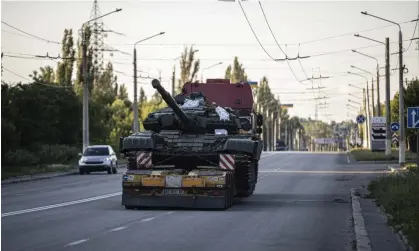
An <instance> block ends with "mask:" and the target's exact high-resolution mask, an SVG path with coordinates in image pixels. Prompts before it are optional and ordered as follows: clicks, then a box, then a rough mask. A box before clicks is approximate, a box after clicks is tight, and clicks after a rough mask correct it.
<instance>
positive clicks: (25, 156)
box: [3, 145, 80, 166]
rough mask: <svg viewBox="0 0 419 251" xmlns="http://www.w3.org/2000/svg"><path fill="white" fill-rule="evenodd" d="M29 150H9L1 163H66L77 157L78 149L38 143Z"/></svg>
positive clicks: (24, 164)
mask: <svg viewBox="0 0 419 251" xmlns="http://www.w3.org/2000/svg"><path fill="white" fill-rule="evenodd" d="M35 149H36V150H35ZM31 150H32V151H28V150H24V149H18V150H16V151H9V152H7V153H6V154H5V156H4V159H3V164H4V165H6V166H33V165H45V164H68V163H71V162H73V161H75V160H76V159H77V157H78V153H79V151H80V149H78V148H76V147H71V146H65V145H39V146H37V147H36V148H35V147H33V148H31Z"/></svg>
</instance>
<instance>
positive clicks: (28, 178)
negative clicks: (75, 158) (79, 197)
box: [1, 164, 126, 185]
mask: <svg viewBox="0 0 419 251" xmlns="http://www.w3.org/2000/svg"><path fill="white" fill-rule="evenodd" d="M123 168H126V165H125V164H124V165H122V166H119V167H118V169H123ZM78 173H79V171H78V169H77V170H76V171H71V172H62V173H49V174H48V173H45V174H35V175H33V176H30V175H25V176H20V177H16V178H10V179H7V180H2V181H1V184H2V185H7V184H14V183H20V182H28V181H35V180H45V179H51V178H56V177H62V176H69V175H76V174H78Z"/></svg>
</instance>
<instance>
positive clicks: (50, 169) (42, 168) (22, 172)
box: [1, 165, 75, 180]
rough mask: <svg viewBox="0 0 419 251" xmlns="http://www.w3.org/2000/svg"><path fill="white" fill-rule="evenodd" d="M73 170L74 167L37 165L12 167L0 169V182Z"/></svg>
mask: <svg viewBox="0 0 419 251" xmlns="http://www.w3.org/2000/svg"><path fill="white" fill-rule="evenodd" d="M73 170H75V166H74V165H39V166H22V167H21V166H13V167H7V166H6V167H2V170H1V180H7V179H10V178H15V177H21V176H26V175H35V174H45V173H55V172H69V171H73Z"/></svg>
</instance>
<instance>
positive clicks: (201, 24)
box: [1, 0, 419, 121]
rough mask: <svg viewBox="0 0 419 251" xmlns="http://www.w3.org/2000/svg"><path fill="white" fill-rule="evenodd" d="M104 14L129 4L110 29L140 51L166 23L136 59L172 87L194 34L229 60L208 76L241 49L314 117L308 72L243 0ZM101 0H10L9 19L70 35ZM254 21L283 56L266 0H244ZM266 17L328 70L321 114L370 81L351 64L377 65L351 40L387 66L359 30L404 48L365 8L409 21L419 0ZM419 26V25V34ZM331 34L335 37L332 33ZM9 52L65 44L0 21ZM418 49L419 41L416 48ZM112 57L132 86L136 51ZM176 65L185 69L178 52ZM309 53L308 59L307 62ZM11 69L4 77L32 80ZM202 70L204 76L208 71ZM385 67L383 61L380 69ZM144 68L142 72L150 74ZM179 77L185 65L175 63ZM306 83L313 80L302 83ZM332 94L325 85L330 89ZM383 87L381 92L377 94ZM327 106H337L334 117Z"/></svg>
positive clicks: (319, 68)
mask: <svg viewBox="0 0 419 251" xmlns="http://www.w3.org/2000/svg"><path fill="white" fill-rule="evenodd" d="M98 2H99V6H100V11H101V13H102V14H105V13H107V12H110V11H112V10H114V9H115V8H122V9H123V10H122V11H121V12H119V13H115V14H112V15H110V16H107V17H105V18H104V19H103V22H104V24H105V27H106V29H108V30H113V31H115V32H118V33H122V34H124V35H118V34H115V33H112V32H108V33H107V37H106V38H105V43H106V44H107V46H109V47H112V48H114V49H117V50H120V51H124V52H126V53H132V50H133V45H132V44H133V43H134V42H136V41H137V40H140V39H142V38H145V37H148V36H151V35H154V34H156V33H158V32H161V31H164V32H166V34H165V35H163V36H159V37H156V38H153V39H152V40H149V41H147V42H144V43H142V44H139V45H138V47H137V50H138V68H139V69H140V70H143V71H145V72H149V73H150V76H158V72H159V69H160V70H161V74H162V80H163V84H164V85H165V87H167V88H168V87H169V79H170V76H171V69H172V67H173V63H174V61H173V59H174V58H176V57H178V56H180V54H181V52H182V49H183V46H184V45H191V44H194V45H195V48H196V49H199V52H198V53H197V54H196V55H197V56H199V58H200V59H201V65H202V68H206V67H209V66H211V65H213V64H216V63H218V62H223V64H222V65H219V66H216V67H213V68H211V69H208V70H205V72H204V78H219V77H223V76H224V72H225V68H226V67H227V65H228V64H230V63H232V61H233V58H234V56H238V57H239V60H240V61H241V62H242V63H243V65H244V67H245V68H246V72H247V73H248V76H249V78H250V79H251V80H255V81H258V80H260V79H261V78H262V77H263V76H266V77H267V78H268V80H269V83H270V86H271V88H272V90H273V92H274V93H275V94H278V95H279V97H280V99H281V101H282V102H283V103H293V104H294V108H292V109H290V113H291V114H293V115H298V116H303V117H307V116H311V117H314V100H313V98H314V96H313V95H314V94H313V93H312V92H311V91H310V90H307V89H308V88H310V87H311V84H312V83H311V82H310V81H305V82H302V84H301V83H300V82H298V81H297V80H296V78H295V77H294V75H293V74H292V72H291V70H290V68H289V67H288V64H287V63H286V62H285V61H284V62H274V61H273V60H271V58H270V57H269V56H268V55H267V54H266V53H265V52H264V51H263V49H262V48H261V46H260V45H259V44H258V43H257V40H256V39H255V37H254V35H253V33H252V31H251V29H250V27H249V25H248V23H247V21H246V18H245V16H244V14H243V12H242V10H241V8H240V5H239V4H238V3H237V2H235V3H234V2H219V1H216V0H211V1H210V0H206V1H205V0H197V1H139V0H137V1H98ZM92 6H93V1H58V0H57V1H25V2H24V1H2V3H1V20H2V21H3V22H6V23H7V24H10V25H12V26H14V27H16V28H19V29H21V30H23V31H25V32H28V33H31V34H33V35H36V36H38V37H42V38H45V39H47V40H50V41H58V42H60V41H61V40H62V36H63V31H64V29H65V28H71V29H73V31H74V33H77V32H78V29H79V28H80V27H81V24H82V23H83V22H85V21H87V20H88V19H89V18H90V17H91V11H92ZM242 6H243V8H244V10H245V12H246V15H247V17H248V18H249V21H250V23H251V25H252V27H253V29H254V30H255V32H256V34H257V37H258V38H259V40H260V41H261V43H262V44H263V46H264V48H265V49H266V50H267V51H268V53H269V54H270V55H271V56H272V57H273V58H284V54H283V53H282V52H281V50H280V49H279V48H278V46H277V45H276V44H275V40H274V39H273V37H272V35H271V33H270V31H269V29H268V27H267V25H266V22H265V19H264V16H263V14H262V11H261V9H260V6H259V3H258V1H252V0H249V1H246V2H242ZM262 6H263V8H264V11H265V14H266V17H267V19H268V21H269V24H270V26H271V28H272V30H273V32H274V34H275V36H276V38H277V40H278V42H279V43H280V44H281V47H282V49H283V50H284V51H285V52H286V53H287V54H288V56H289V57H290V58H292V57H296V56H297V55H298V53H299V55H300V56H301V57H304V56H310V57H309V58H304V59H301V60H300V62H299V61H298V60H294V61H289V62H290V66H291V69H292V70H293V71H294V72H295V75H296V76H297V78H298V79H299V80H303V79H306V78H307V77H312V76H314V77H315V78H317V77H319V76H320V74H321V75H322V76H324V77H326V76H328V77H329V78H328V79H323V80H321V81H320V80H315V81H314V85H316V86H317V85H319V84H320V85H321V86H323V87H325V89H323V90H324V91H325V92H326V94H327V97H328V99H324V100H322V102H327V103H328V108H327V109H322V110H320V112H319V118H320V119H323V120H327V121H328V120H330V119H333V120H343V119H347V110H348V109H347V107H346V104H347V103H348V99H353V100H356V98H354V97H351V96H349V93H352V94H353V95H357V96H360V95H361V92H360V90H358V89H355V88H352V87H349V86H348V84H349V83H351V84H358V86H360V87H364V86H365V85H361V83H364V82H365V79H364V78H362V77H359V76H354V75H348V74H347V71H348V70H353V71H354V72H357V73H361V74H363V75H365V76H366V77H368V80H369V81H370V79H371V76H370V75H369V74H365V73H362V72H360V71H357V70H354V69H351V67H350V65H355V66H356V67H359V68H362V69H365V70H368V71H370V72H371V73H373V74H374V81H375V74H376V72H375V71H376V70H375V69H376V62H375V60H373V59H371V58H368V57H365V56H362V55H360V54H357V53H353V52H351V49H357V50H358V51H360V52H362V53H365V54H368V55H370V56H373V57H375V58H377V59H378V61H379V65H380V67H384V64H385V57H384V52H385V48H384V46H383V45H381V44H379V43H376V42H372V41H369V40H366V39H362V38H357V37H354V36H353V34H355V33H359V34H361V35H364V36H367V37H369V38H373V39H376V40H380V41H383V42H384V39H385V37H389V38H390V43H391V45H390V53H394V52H397V50H398V47H397V46H398V45H397V39H398V28H397V26H395V25H393V26H391V24H390V23H387V22H384V21H381V20H378V19H375V18H373V17H369V16H365V15H362V14H361V13H360V12H361V11H368V13H371V14H374V15H377V16H380V17H383V18H386V19H390V20H392V21H395V22H400V23H401V22H406V21H410V20H413V19H416V18H418V15H419V14H418V13H419V2H418V1H405V2H401V1H372V2H367V1H360V2H354V1H346V2H343V1H325V2H313V1H305V2H303V1H262ZM415 25H416V22H409V23H404V24H402V26H401V27H402V31H403V39H404V40H406V41H405V42H404V43H403V46H404V48H405V49H408V51H406V52H405V53H404V58H403V61H404V64H405V65H406V67H407V68H408V70H409V72H408V73H407V74H405V77H406V78H407V79H408V80H410V79H411V78H412V77H415V76H418V75H419V51H418V50H417V48H418V45H417V43H416V42H412V43H411V42H409V41H408V40H410V39H411V38H412V37H413V34H414V31H415V29H414V28H415ZM418 36H419V27H417V28H416V34H415V37H418ZM332 37H333V38H332ZM1 42H2V52H4V53H5V55H18V54H19V53H22V54H31V55H46V53H48V54H49V55H54V56H56V55H57V54H58V53H60V49H61V45H60V44H56V43H53V42H49V43H48V42H45V41H41V40H37V39H33V38H30V37H29V36H27V35H24V34H23V33H19V31H17V30H14V29H13V28H11V27H9V26H7V25H5V24H3V23H2V32H1ZM415 49H416V50H415ZM104 57H105V60H106V61H111V62H113V63H114V68H115V69H116V70H117V71H118V72H122V73H123V74H122V73H118V74H117V75H118V78H119V80H120V82H121V83H124V84H125V85H126V86H127V88H128V91H129V95H130V98H132V96H133V93H132V92H133V84H132V82H133V81H132V77H130V76H132V71H133V69H132V56H130V55H126V54H122V53H118V52H113V55H111V53H110V52H105V54H104ZM2 61H3V67H4V68H5V69H7V70H10V71H12V72H14V73H16V74H18V75H20V76H22V77H24V78H29V77H28V75H29V74H30V73H31V72H32V71H33V70H35V69H38V68H39V67H41V66H46V65H50V66H53V67H56V62H53V61H51V60H35V59H22V58H12V57H4V58H3V60H2ZM176 63H177V68H178V69H179V62H176ZM300 63H301V65H300ZM390 64H391V68H392V69H393V68H396V67H397V55H391V59H390ZM7 70H5V71H4V72H3V75H2V80H4V81H23V82H28V81H27V80H25V79H23V78H22V77H19V76H16V75H14V74H12V73H11V72H9V71H7ZM201 73H202V72H200V73H199V77H201ZM380 73H381V74H382V75H384V74H385V71H384V69H380ZM391 73H392V76H391V95H394V93H395V92H396V91H397V89H398V73H397V71H392V72H391ZM143 76H144V75H143ZM177 77H179V70H178V71H177ZM141 82H146V84H145V85H143V86H144V88H145V90H146V92H147V93H148V94H151V93H152V88H151V87H150V86H151V84H150V82H151V81H150V80H141ZM380 83H381V93H380V96H381V101H382V102H383V101H384V91H385V89H384V83H385V78H384V77H381V78H380ZM303 84H305V85H303ZM323 96H324V94H323ZM375 96H376V95H375ZM323 114H330V116H329V117H326V116H323Z"/></svg>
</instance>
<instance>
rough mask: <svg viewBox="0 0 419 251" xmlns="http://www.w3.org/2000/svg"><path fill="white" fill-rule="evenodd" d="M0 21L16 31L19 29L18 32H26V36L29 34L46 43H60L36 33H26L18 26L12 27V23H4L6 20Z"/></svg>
mask: <svg viewBox="0 0 419 251" xmlns="http://www.w3.org/2000/svg"><path fill="white" fill-rule="evenodd" d="M1 22H2V23H3V24H5V25H7V26H9V27H10V28H12V29H15V30H17V31H20V32H22V33H24V34H26V35H28V36H31V37H34V38H37V39H39V40H42V41H45V42H47V43H53V44H61V43H60V42H56V41H52V40H49V39H45V38H42V37H39V36H36V35H34V34H31V33H28V32H26V31H23V30H21V29H19V28H16V27H14V26H13V25H10V24H8V23H6V22H4V21H1Z"/></svg>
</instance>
